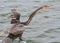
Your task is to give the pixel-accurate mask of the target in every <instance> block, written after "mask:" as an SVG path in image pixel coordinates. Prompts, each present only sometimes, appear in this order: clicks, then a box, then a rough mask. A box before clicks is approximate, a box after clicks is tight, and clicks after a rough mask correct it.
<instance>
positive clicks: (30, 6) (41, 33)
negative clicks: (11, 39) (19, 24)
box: [0, 0, 60, 43]
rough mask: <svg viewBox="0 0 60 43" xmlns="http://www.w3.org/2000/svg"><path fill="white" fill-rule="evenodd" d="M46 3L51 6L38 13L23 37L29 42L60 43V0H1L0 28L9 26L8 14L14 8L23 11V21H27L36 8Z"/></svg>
mask: <svg viewBox="0 0 60 43" xmlns="http://www.w3.org/2000/svg"><path fill="white" fill-rule="evenodd" d="M46 4H47V5H51V7H50V8H49V9H48V10H42V11H41V13H40V11H39V12H38V13H37V15H36V16H35V17H34V18H33V20H32V21H31V23H30V24H29V25H28V26H27V28H26V31H25V32H24V34H23V39H24V40H26V41H27V43H60V0H0V30H3V29H6V28H8V27H9V21H10V20H9V19H8V18H6V16H7V14H8V13H9V12H10V10H11V9H12V8H16V9H17V10H18V12H20V13H21V21H26V20H27V19H28V15H30V13H31V12H32V11H34V9H36V8H38V7H40V6H43V5H46ZM1 39H2V37H1ZM16 43H18V42H16Z"/></svg>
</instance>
